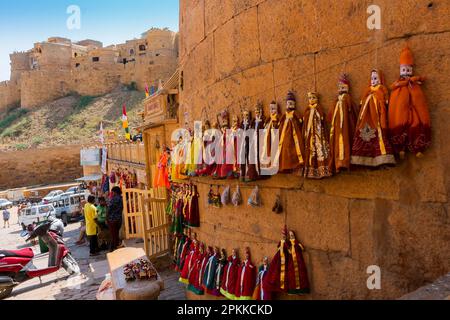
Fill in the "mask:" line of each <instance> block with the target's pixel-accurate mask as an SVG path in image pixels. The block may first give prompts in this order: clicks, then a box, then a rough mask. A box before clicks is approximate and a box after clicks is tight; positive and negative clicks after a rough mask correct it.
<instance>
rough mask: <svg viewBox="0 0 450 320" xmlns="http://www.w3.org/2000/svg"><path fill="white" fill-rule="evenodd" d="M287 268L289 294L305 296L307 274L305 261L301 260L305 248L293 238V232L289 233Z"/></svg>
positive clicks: (307, 288) (307, 285) (307, 284)
mask: <svg viewBox="0 0 450 320" xmlns="http://www.w3.org/2000/svg"><path fill="white" fill-rule="evenodd" d="M288 248H289V255H290V259H289V264H288V266H289V268H288V278H289V286H288V293H289V294H307V293H309V292H310V290H309V280H308V272H307V271H306V264H305V260H304V259H303V251H305V248H304V247H303V246H302V244H301V243H300V242H298V240H297V238H296V237H295V233H294V231H292V230H291V231H289V243H288Z"/></svg>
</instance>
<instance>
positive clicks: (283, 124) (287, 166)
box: [274, 91, 304, 172]
mask: <svg viewBox="0 0 450 320" xmlns="http://www.w3.org/2000/svg"><path fill="white" fill-rule="evenodd" d="M295 103H296V100H295V96H294V94H293V93H292V92H290V91H289V92H288V95H287V97H286V113H285V114H284V115H283V116H282V117H281V119H280V132H281V133H280V143H279V146H278V151H277V154H276V156H275V160H274V165H275V166H277V165H278V166H279V171H280V172H292V171H293V170H297V169H301V168H302V167H303V165H304V150H303V146H304V143H303V137H302V120H301V119H300V118H298V117H297V115H296V114H295V108H296V106H295Z"/></svg>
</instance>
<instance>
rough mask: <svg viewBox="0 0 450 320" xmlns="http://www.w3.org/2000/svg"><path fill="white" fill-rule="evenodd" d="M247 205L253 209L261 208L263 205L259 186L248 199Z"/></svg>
mask: <svg viewBox="0 0 450 320" xmlns="http://www.w3.org/2000/svg"><path fill="white" fill-rule="evenodd" d="M247 203H248V205H249V206H252V207H260V206H261V205H262V203H261V197H260V195H259V188H258V186H256V187H255V188H254V189H253V191H252V193H251V194H250V197H249V198H248V201H247Z"/></svg>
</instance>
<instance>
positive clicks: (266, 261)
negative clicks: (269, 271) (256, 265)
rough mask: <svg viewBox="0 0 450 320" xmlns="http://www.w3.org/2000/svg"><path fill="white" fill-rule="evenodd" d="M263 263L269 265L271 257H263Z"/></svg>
mask: <svg viewBox="0 0 450 320" xmlns="http://www.w3.org/2000/svg"><path fill="white" fill-rule="evenodd" d="M263 264H264V265H265V266H267V265H268V264H269V258H267V257H264V259H263Z"/></svg>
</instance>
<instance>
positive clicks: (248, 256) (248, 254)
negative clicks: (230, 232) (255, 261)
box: [245, 250, 250, 260]
mask: <svg viewBox="0 0 450 320" xmlns="http://www.w3.org/2000/svg"><path fill="white" fill-rule="evenodd" d="M245 260H250V251H249V250H245Z"/></svg>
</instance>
